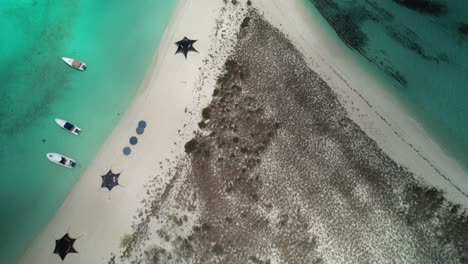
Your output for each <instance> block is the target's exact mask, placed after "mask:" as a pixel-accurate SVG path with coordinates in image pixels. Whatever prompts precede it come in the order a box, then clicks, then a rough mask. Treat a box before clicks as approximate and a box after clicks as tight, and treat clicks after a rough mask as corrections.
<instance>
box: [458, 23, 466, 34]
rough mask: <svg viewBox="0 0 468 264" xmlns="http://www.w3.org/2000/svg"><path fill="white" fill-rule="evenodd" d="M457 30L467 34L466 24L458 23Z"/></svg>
mask: <svg viewBox="0 0 468 264" xmlns="http://www.w3.org/2000/svg"><path fill="white" fill-rule="evenodd" d="M458 32H460V33H461V34H463V35H467V36H468V24H465V23H460V25H459V26H458Z"/></svg>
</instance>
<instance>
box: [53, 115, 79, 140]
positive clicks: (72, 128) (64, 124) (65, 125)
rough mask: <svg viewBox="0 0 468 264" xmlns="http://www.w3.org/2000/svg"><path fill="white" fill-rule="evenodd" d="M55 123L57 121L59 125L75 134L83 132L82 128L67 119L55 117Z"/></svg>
mask: <svg viewBox="0 0 468 264" xmlns="http://www.w3.org/2000/svg"><path fill="white" fill-rule="evenodd" d="M55 123H57V125H59V126H60V127H61V128H63V129H65V130H67V131H68V132H70V133H72V134H74V135H77V136H78V134H80V132H81V128H79V127H77V126H75V125H73V124H72V123H70V122H68V121H66V120H63V119H59V118H55Z"/></svg>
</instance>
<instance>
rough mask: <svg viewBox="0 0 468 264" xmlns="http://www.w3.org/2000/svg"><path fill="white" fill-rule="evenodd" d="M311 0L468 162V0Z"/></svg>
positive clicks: (365, 62)
mask: <svg viewBox="0 0 468 264" xmlns="http://www.w3.org/2000/svg"><path fill="white" fill-rule="evenodd" d="M304 2H305V3H306V5H307V6H308V7H309V9H310V11H311V12H312V14H313V16H314V17H316V18H318V20H319V21H320V23H321V24H322V25H323V27H324V28H326V29H327V30H328V31H329V32H330V35H331V36H332V37H333V38H335V39H336V41H337V42H340V43H342V44H343V47H345V49H347V50H348V51H349V52H350V53H351V54H352V57H353V58H354V59H355V60H356V61H357V62H358V63H359V64H360V65H362V66H363V67H365V68H366V69H368V70H369V71H370V72H371V73H372V74H376V75H378V77H379V78H380V79H381V80H382V81H383V83H385V84H387V85H386V87H387V89H389V91H390V92H391V93H393V94H395V95H396V96H397V97H398V98H399V99H400V100H401V101H402V102H403V104H404V105H405V106H407V107H408V108H409V109H410V111H411V112H412V113H413V114H414V116H415V117H416V120H417V121H418V122H419V123H420V124H421V125H422V126H423V127H424V128H426V129H427V130H428V131H429V132H430V133H431V134H432V135H433V136H434V137H435V138H436V140H437V141H438V142H439V143H440V144H441V145H442V146H443V147H444V148H445V149H446V150H447V151H449V153H451V154H452V156H453V157H455V158H456V159H457V160H458V162H459V163H460V164H461V165H462V166H464V167H465V168H468V16H467V14H468V1H456V0H452V1H448V0H447V1H442V0H440V1H430V0H406V1H400V0H393V1H391V0H388V1H381V0H355V1H348V0H304ZM402 3H405V5H403V4H402Z"/></svg>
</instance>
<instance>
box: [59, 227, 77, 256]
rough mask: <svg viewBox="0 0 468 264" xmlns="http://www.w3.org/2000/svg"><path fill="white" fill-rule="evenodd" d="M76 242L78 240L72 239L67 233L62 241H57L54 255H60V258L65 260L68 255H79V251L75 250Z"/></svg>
mask: <svg viewBox="0 0 468 264" xmlns="http://www.w3.org/2000/svg"><path fill="white" fill-rule="evenodd" d="M75 240H76V239H73V238H71V237H70V236H69V235H68V233H66V234H65V235H64V236H63V237H62V238H61V239H57V240H55V249H54V254H57V255H59V256H60V258H61V259H62V260H64V259H65V257H66V256H67V254H68V253H78V251H76V249H75V248H73V243H75Z"/></svg>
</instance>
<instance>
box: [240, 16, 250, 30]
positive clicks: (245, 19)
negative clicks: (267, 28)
mask: <svg viewBox="0 0 468 264" xmlns="http://www.w3.org/2000/svg"><path fill="white" fill-rule="evenodd" d="M249 23H250V17H245V18H244V20H243V21H242V23H241V25H240V26H241V28H245V27H248V26H249Z"/></svg>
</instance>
